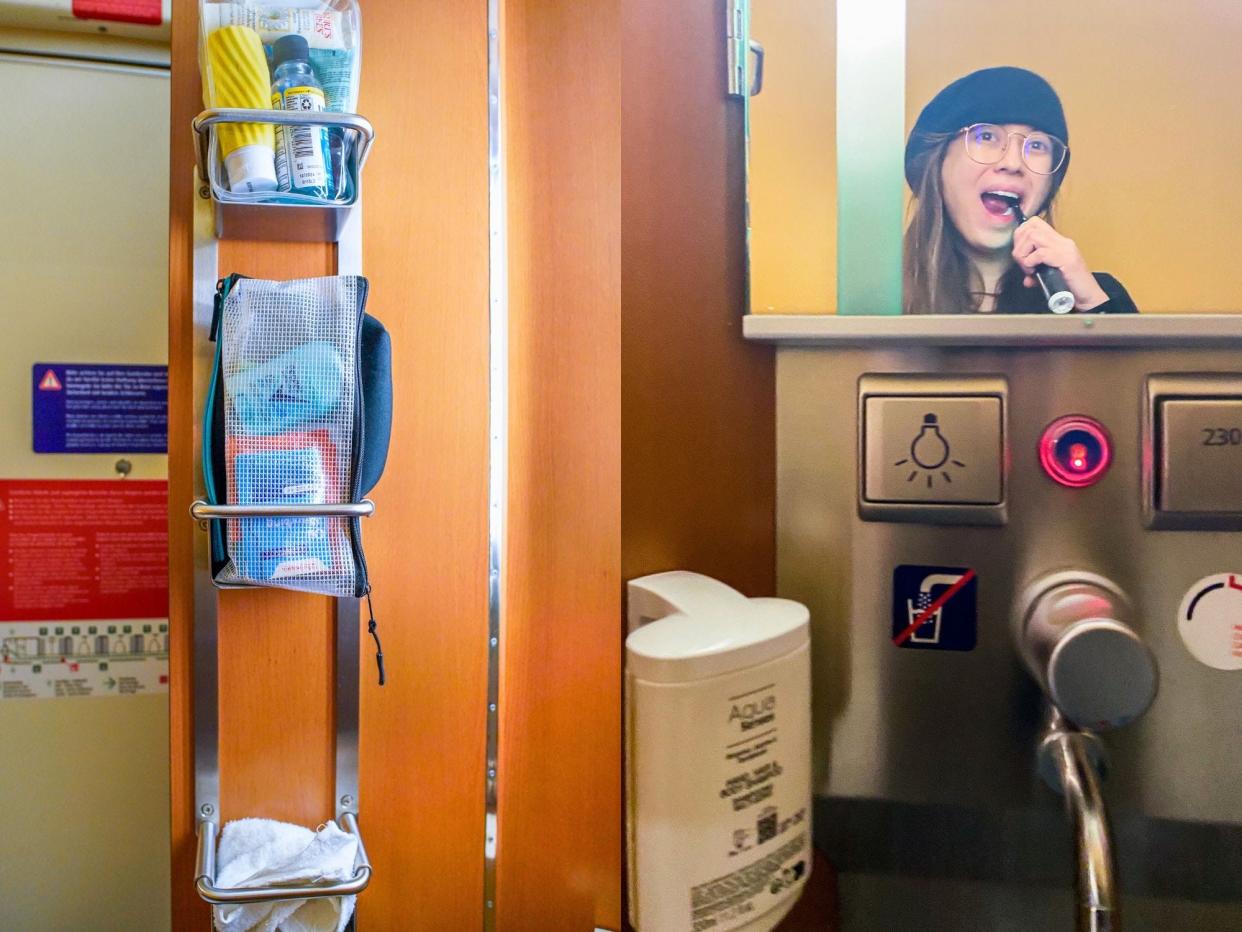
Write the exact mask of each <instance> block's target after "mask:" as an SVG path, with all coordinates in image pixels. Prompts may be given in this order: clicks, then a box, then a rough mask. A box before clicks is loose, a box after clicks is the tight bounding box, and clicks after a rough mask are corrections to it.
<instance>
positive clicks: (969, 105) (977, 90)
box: [906, 67, 1069, 189]
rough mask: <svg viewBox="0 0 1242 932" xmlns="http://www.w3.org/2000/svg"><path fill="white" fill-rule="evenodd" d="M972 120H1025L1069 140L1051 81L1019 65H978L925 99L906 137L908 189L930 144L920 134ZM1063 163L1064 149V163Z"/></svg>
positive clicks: (952, 129)
mask: <svg viewBox="0 0 1242 932" xmlns="http://www.w3.org/2000/svg"><path fill="white" fill-rule="evenodd" d="M973 123H1025V124H1026V125H1027V126H1031V127H1034V128H1035V129H1038V130H1042V131H1043V132H1045V133H1051V134H1052V135H1053V136H1057V137H1059V138H1060V139H1062V140H1063V141H1064V142H1065V143H1066V144H1067V145H1068V144H1069V127H1068V126H1066V125H1065V111H1064V110H1063V109H1062V108H1061V98H1060V97H1058V96H1057V92H1056V91H1054V90H1053V89H1052V85H1051V84H1049V83H1048V82H1047V81H1045V80H1044V79H1043V78H1041V77H1040V76H1039V75H1037V74H1036V73H1035V72H1033V71H1027V70H1026V69H1025V68H1010V67H1004V68H984V69H983V70H982V71H975V72H973V73H971V74H968V75H966V77H964V78H958V79H957V80H956V81H954V82H953V83H952V84H950V85H949V86H948V87H946V88H945V89H944V90H942V91H941V92H940V93H939V94H937V95H936V96H935V97H933V98H932V99H931V102H930V103H928V105H927V106H926V107H924V108H923V112H922V113H920V114H919V118H918V119H917V120H916V121H915V123H914V129H912V130H911V131H910V138H909V139H907V140H906V181H907V182H908V183H909V185H910V187H911V188H912V189H913V188H915V187H916V184H917V181H918V179H917V178H916V177H915V176H916V174H917V173H916V172H915V171H914V170H913V168H914V163H915V162H916V161H917V160H918V157H919V156H920V155H923V154H924V153H925V152H927V151H928V150H929V149H931V148H933V146H934V145H935V143H931V142H929V141H928V140H927V138H926V137H925V136H924V134H925V133H954V132H957V131H958V130H959V129H962V128H963V127H965V126H970V125H971V124H973ZM1068 166H1069V154H1068V153H1066V159H1065V165H1064V166H1062V169H1061V173H1062V174H1063V173H1064V169H1065V168H1067V167H1068Z"/></svg>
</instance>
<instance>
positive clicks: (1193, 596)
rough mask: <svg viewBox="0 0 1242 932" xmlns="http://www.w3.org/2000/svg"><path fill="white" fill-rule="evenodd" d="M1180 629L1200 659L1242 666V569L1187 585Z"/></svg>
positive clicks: (1225, 667) (1211, 663) (1213, 664)
mask: <svg viewBox="0 0 1242 932" xmlns="http://www.w3.org/2000/svg"><path fill="white" fill-rule="evenodd" d="M1177 633H1178V634H1180V635H1181V636H1182V642H1183V643H1184V644H1185V645H1186V649H1187V650H1188V651H1190V653H1191V656H1193V657H1194V658H1195V659H1196V660H1198V661H1199V662H1200V663H1204V664H1207V665H1208V666H1209V667H1215V668H1216V669H1217V670H1242V572H1237V573H1217V574H1216V575H1214V576H1204V577H1203V578H1202V579H1200V580H1199V581H1198V582H1197V583H1195V584H1194V585H1193V586H1191V587H1190V588H1189V589H1187V590H1186V595H1185V596H1183V597H1182V604H1181V606H1180V607H1179V608H1178V610H1177Z"/></svg>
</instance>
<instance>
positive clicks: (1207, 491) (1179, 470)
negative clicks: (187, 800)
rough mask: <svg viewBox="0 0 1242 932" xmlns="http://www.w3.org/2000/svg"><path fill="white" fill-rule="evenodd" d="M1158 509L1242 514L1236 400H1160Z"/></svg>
mask: <svg viewBox="0 0 1242 932" xmlns="http://www.w3.org/2000/svg"><path fill="white" fill-rule="evenodd" d="M1156 417H1157V418H1158V420H1159V424H1158V426H1157V435H1158V436H1159V437H1160V451H1159V454H1158V461H1159V464H1160V467H1159V468H1160V473H1159V481H1160V486H1159V498H1158V500H1157V501H1158V507H1159V508H1160V509H1161V510H1163V511H1207V512H1242V398H1233V399H1227V400H1226V399H1220V400H1209V399H1202V398H1199V399H1193V400H1192V399H1184V400H1180V401H1161V402H1160V403H1159V406H1158V407H1157V409H1156Z"/></svg>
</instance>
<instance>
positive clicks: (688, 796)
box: [625, 571, 811, 932]
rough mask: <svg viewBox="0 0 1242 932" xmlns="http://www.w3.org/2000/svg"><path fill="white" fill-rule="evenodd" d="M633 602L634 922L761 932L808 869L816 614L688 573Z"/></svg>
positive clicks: (629, 703)
mask: <svg viewBox="0 0 1242 932" xmlns="http://www.w3.org/2000/svg"><path fill="white" fill-rule="evenodd" d="M627 593H628V603H629V604H628V627H629V634H628V636H627V638H626V642H625V648H626V650H625V655H626V657H625V663H626V675H625V685H626V821H627V832H628V850H629V855H628V857H629V911H630V922H631V923H632V924H633V926H634V928H635V929H637V930H638V932H681V930H686V932H697V930H705V929H712V930H714V932H729V930H746V932H765V930H769V929H772V928H774V927H775V926H776V924H777V923H778V922H780V920H781V919H782V918H783V917H784V916H785V915H786V914H787V913H788V912H789V910H790V909H792V908H793V905H794V903H795V902H796V901H797V899H798V896H799V894H800V893H801V891H802V889H803V887H804V886H805V885H806V881H807V877H808V876H809V874H810V870H811V761H810V758H811V755H810V750H811V748H810V743H811V741H810V739H811V661H810V628H809V613H808V612H807V609H806V607H805V606H803V605H799V604H798V603H797V602H791V601H789V600H787V599H766V598H761V599H750V598H747V597H746V596H744V595H742V594H741V593H740V592H737V591H736V590H734V589H731V588H729V587H728V586H726V585H725V584H724V583H721V582H718V581H716V580H714V579H711V578H709V577H706V576H701V575H699V574H697V573H688V572H681V571H676V572H669V573H657V574H655V575H652V576H644V577H642V578H640V579H635V580H632V581H631V582H630V583H629V585H628V587H627Z"/></svg>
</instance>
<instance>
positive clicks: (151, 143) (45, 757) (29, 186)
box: [0, 57, 169, 932]
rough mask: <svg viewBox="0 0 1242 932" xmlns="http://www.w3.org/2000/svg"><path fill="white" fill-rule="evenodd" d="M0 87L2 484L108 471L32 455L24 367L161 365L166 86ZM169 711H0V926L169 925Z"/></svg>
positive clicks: (56, 703)
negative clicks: (11, 131)
mask: <svg viewBox="0 0 1242 932" xmlns="http://www.w3.org/2000/svg"><path fill="white" fill-rule="evenodd" d="M0 86H3V87H4V88H5V92H4V98H3V103H2V104H0V120H2V121H3V124H4V125H5V126H6V127H18V126H20V127H22V128H23V130H22V134H21V138H22V142H21V144H20V145H14V144H11V143H12V142H13V140H14V138H15V137H13V136H6V137H5V139H6V143H10V144H7V145H4V146H0V179H3V188H4V207H3V218H4V222H3V223H0V314H2V319H3V324H4V336H3V339H0V477H2V478H89V479H109V478H114V477H115V476H116V473H115V472H114V469H113V466H114V464H115V462H116V460H117V459H119V458H120V457H119V456H116V455H105V454H98V455H95V454H89V455H86V454H84V455H78V454H74V455H38V454H35V453H33V452H32V451H31V446H32V444H31V430H30V416H31V415H30V378H31V375H30V371H31V365H32V364H33V363H34V362H36V361H37V362H75V361H76V362H124V363H162V362H164V361H165V359H166V358H167V350H166V344H167V327H166V323H165V318H166V314H165V297H164V296H165V293H166V289H167V285H166V276H167V268H166V261H165V257H166V255H167V245H166V244H167V196H166V191H167V185H168V150H167V139H168V80H167V75H166V73H164V72H160V71H153V70H142V71H139V70H116V69H106V68H100V67H95V66H91V67H82V66H66V65H63V64H56V63H39V61H38V60H36V59H25V60H16V59H5V58H3V57H0ZM126 458H127V459H129V460H130V461H131V462H132V463H133V466H134V468H133V473H132V475H133V476H134V477H135V478H140V479H155V478H163V477H164V476H165V475H166V473H167V468H166V465H165V457H164V456H162V455H152V454H147V455H130V456H127V457H126ZM117 481H120V480H117ZM167 700H168V697H167V695H142V696H125V697H120V696H118V697H107V698H83V699H23V700H4V701H0V735H3V748H2V749H0V826H3V827H2V828H0V837H3V844H0V928H4V929H74V930H83V932H104V930H116V932H121V930H124V932H147V930H151V932H155V930H162V929H167V928H169V899H168V872H169V854H168V701H167Z"/></svg>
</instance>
